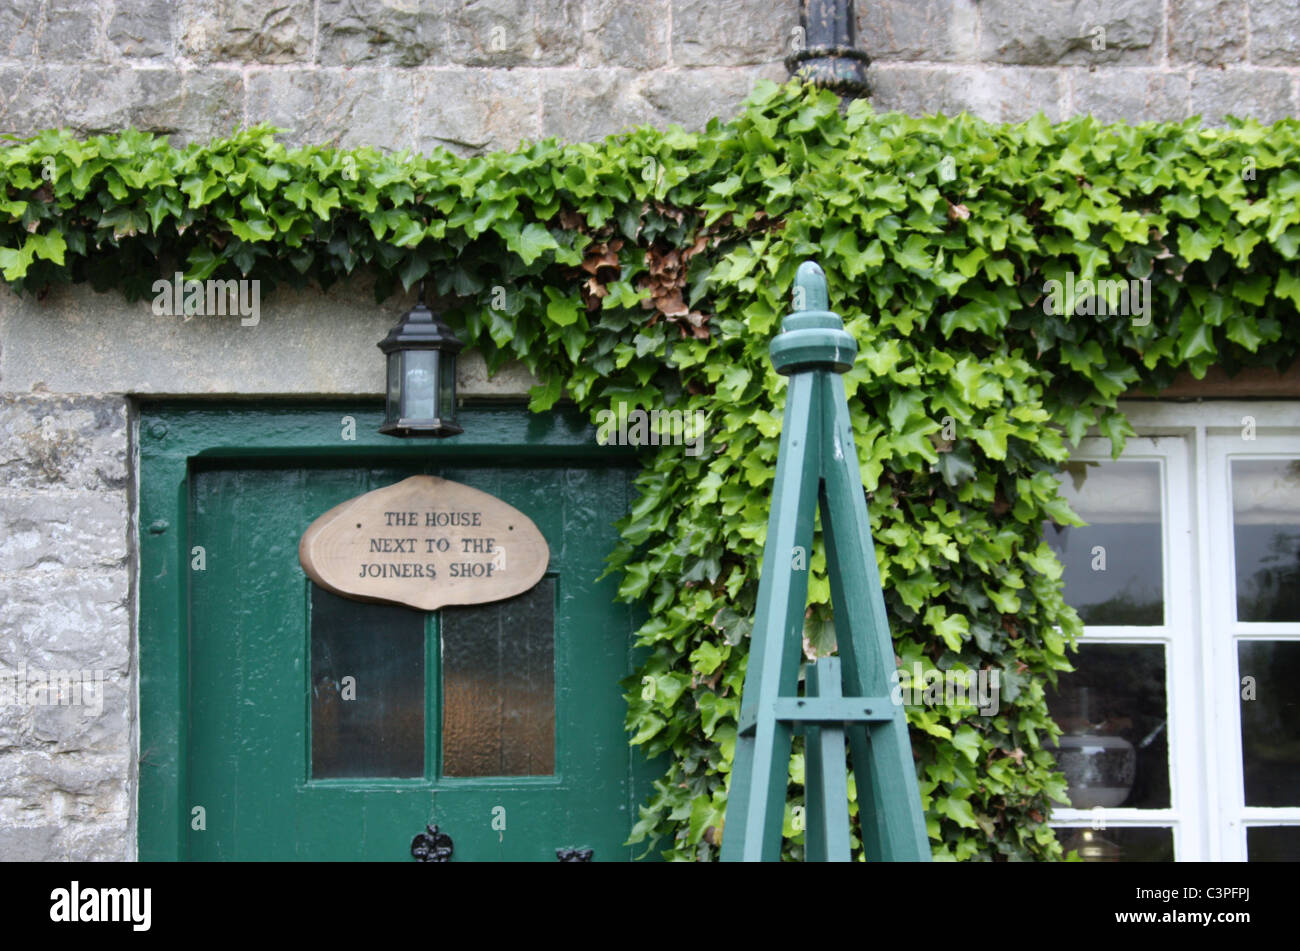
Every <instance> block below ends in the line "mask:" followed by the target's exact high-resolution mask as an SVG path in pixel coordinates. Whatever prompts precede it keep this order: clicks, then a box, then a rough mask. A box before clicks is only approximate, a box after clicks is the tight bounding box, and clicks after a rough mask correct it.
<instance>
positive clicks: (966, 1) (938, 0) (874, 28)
mask: <svg viewBox="0 0 1300 951" xmlns="http://www.w3.org/2000/svg"><path fill="white" fill-rule="evenodd" d="M856 11H857V17H858V46H859V47H861V48H862V49H863V50H865V51H866V53H867V54H868V55H869V56H870V57H871V58H872V60H883V61H891V60H898V61H902V62H907V61H914V60H930V61H934V62H953V61H962V62H969V61H971V60H974V59H975V58H976V57H977V56H978V53H979V47H978V44H977V43H976V37H977V35H978V31H979V5H978V4H977V3H975V2H973V0H879V2H871V3H859V4H857V7H856Z"/></svg>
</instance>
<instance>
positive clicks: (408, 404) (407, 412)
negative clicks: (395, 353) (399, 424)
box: [401, 350, 439, 422]
mask: <svg viewBox="0 0 1300 951" xmlns="http://www.w3.org/2000/svg"><path fill="white" fill-rule="evenodd" d="M402 359H403V361H404V362H403V365H402V399H401V406H402V418H403V419H408V420H411V421H412V422H417V421H418V422H430V421H432V420H436V419H437V418H438V389H439V388H438V351H437V350H406V351H404V352H403V353H402Z"/></svg>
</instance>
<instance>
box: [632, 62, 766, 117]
mask: <svg viewBox="0 0 1300 951" xmlns="http://www.w3.org/2000/svg"><path fill="white" fill-rule="evenodd" d="M760 78H762V79H771V80H773V81H775V82H781V81H784V80H785V79H786V78H787V73H786V71H785V67H784V66H782V65H781V64H779V63H773V64H771V65H768V66H760V67H755V68H751V69H672V70H655V71H654V72H650V73H647V74H646V75H645V76H644V77H642V79H641V80H640V93H641V96H642V98H643V99H645V101H646V103H647V105H649V107H650V109H651V110H652V113H651V114H652V116H653V117H654V120H653V121H654V122H655V124H656V125H661V126H667V125H669V124H671V123H676V124H678V125H680V126H682V127H683V128H685V129H686V130H687V131H691V132H695V131H698V130H700V129H703V128H704V127H705V126H706V125H708V122H709V120H710V119H712V118H717V119H720V120H722V121H723V122H726V121H728V120H729V119H731V118H733V117H734V116H735V115H736V114H737V113H738V112H739V111H740V107H741V104H742V103H743V102H744V100H745V97H747V96H748V95H749V94H750V92H751V91H752V90H753V88H754V83H755V82H757V81H758V80H759V79H760Z"/></svg>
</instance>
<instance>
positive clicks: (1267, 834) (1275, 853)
mask: <svg viewBox="0 0 1300 951" xmlns="http://www.w3.org/2000/svg"><path fill="white" fill-rule="evenodd" d="M1246 860H1247V861H1249V862H1300V826H1247V827H1246Z"/></svg>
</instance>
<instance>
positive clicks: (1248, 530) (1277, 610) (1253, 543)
mask: <svg viewBox="0 0 1300 951" xmlns="http://www.w3.org/2000/svg"><path fill="white" fill-rule="evenodd" d="M1232 541H1233V548H1234V550H1235V553H1236V562H1237V620H1239V621H1300V459H1234V460H1232Z"/></svg>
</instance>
